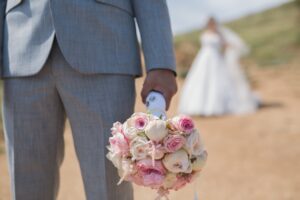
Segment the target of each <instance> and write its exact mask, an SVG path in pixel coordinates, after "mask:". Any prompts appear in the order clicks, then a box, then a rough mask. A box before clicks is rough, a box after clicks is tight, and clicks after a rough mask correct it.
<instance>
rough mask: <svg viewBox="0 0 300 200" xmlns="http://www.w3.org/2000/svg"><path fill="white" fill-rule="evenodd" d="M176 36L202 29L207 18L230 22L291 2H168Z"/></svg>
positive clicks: (178, 0)
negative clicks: (211, 17)
mask: <svg viewBox="0 0 300 200" xmlns="http://www.w3.org/2000/svg"><path fill="white" fill-rule="evenodd" d="M167 1H168V5H169V10H170V15H171V21H172V27H173V32H174V33H175V34H178V33H181V32H186V31H190V30H193V29H197V28H200V27H201V26H202V25H203V24H204V23H205V21H206V18H207V16H209V15H213V16H215V17H216V18H217V19H218V20H219V21H230V20H232V19H236V18H239V17H241V16H245V15H248V14H251V13H255V12H259V11H262V10H265V9H268V8H271V7H275V6H278V5H280V4H282V3H285V2H287V1H289V0H167Z"/></svg>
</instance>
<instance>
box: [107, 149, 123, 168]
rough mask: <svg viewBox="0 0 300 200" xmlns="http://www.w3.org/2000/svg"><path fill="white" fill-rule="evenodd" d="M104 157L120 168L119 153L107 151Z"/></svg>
mask: <svg viewBox="0 0 300 200" xmlns="http://www.w3.org/2000/svg"><path fill="white" fill-rule="evenodd" d="M106 158H107V159H108V160H110V161H111V162H112V163H113V165H114V166H115V167H116V168H118V169H120V168H121V162H122V158H121V156H120V155H119V154H116V153H112V152H108V153H107V154H106Z"/></svg>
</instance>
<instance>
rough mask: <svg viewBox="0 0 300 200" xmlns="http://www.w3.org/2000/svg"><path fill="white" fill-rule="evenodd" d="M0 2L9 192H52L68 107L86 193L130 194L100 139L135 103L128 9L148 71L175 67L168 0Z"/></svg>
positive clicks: (136, 62)
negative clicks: (120, 181) (138, 35)
mask: <svg viewBox="0 0 300 200" xmlns="http://www.w3.org/2000/svg"><path fill="white" fill-rule="evenodd" d="M5 2H6V1H2V0H0V9H1V8H2V9H1V10H0V17H1V19H2V20H0V27H1V29H2V30H1V29H0V38H2V40H0V45H1V47H2V48H1V50H2V51H3V53H1V61H2V62H1V63H3V65H2V67H1V69H2V76H3V77H4V107H3V111H4V112H3V113H4V125H5V138H6V143H7V151H8V155H9V165H10V175H11V183H12V194H13V199H17V200H52V199H55V198H56V194H57V191H58V185H59V166H60V164H61V162H62V159H63V129H64V124H65V116H67V117H68V118H69V120H70V124H71V128H72V133H73V138H74V144H75V149H76V153H77V156H78V159H79V162H80V168H81V174H82V178H83V182H84V187H85V193H86V197H87V199H89V200H99V199H101V200H132V199H133V193H132V186H131V185H130V184H128V183H123V184H122V185H121V186H117V185H116V183H117V181H118V175H117V173H116V170H115V168H114V167H113V166H112V164H111V163H110V162H109V161H108V160H107V159H105V154H106V149H105V146H106V145H107V141H108V137H109V134H110V133H109V132H110V131H109V130H110V127H111V125H112V123H113V122H114V121H117V120H119V121H124V120H125V119H126V118H127V117H129V116H130V114H131V113H132V112H133V108H134V102H135V87H134V78H135V77H136V76H140V75H141V67H140V65H141V61H140V50H139V46H138V42H137V37H136V29H135V19H136V21H137V24H138V26H139V28H140V32H141V38H142V46H143V51H144V55H145V63H146V69H147V71H149V70H152V69H156V68H163V69H169V70H173V71H175V61H174V54H173V49H172V34H171V29H170V22H169V16H168V10H167V6H166V1H165V0H7V4H6V7H5ZM4 8H5V12H4ZM3 16H4V17H3Z"/></svg>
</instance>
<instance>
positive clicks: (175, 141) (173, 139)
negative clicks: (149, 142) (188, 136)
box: [164, 134, 185, 152]
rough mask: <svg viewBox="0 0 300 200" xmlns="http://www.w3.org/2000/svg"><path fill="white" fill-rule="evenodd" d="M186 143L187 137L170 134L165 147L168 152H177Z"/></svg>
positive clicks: (165, 140) (166, 138)
mask: <svg viewBox="0 0 300 200" xmlns="http://www.w3.org/2000/svg"><path fill="white" fill-rule="evenodd" d="M184 143H185V138H184V137H183V136H181V135H171V134H169V135H168V136H167V137H165V139H164V147H165V149H166V151H167V152H175V151H177V150H179V149H180V148H181V147H182V146H183V145H184Z"/></svg>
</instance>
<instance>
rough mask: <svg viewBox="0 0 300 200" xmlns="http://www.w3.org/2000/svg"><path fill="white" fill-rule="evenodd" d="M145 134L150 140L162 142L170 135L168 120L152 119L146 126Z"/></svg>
mask: <svg viewBox="0 0 300 200" xmlns="http://www.w3.org/2000/svg"><path fill="white" fill-rule="evenodd" d="M145 134H146V135H147V137H148V138H149V139H150V140H152V141H154V142H160V141H161V140H163V139H164V137H166V136H167V135H168V130H167V124H166V122H165V121H163V120H160V119H157V120H153V121H150V122H149V124H148V125H147V126H146V128H145Z"/></svg>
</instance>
